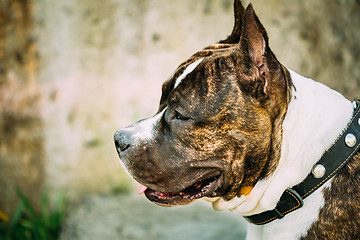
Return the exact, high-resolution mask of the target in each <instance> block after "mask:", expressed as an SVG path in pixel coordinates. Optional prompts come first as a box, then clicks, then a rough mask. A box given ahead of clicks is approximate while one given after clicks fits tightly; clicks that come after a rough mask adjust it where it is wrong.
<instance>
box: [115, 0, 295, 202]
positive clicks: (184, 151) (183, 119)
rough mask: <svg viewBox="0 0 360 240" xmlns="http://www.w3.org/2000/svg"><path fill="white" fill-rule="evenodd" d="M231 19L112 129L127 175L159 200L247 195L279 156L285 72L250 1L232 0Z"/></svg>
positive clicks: (287, 81)
mask: <svg viewBox="0 0 360 240" xmlns="http://www.w3.org/2000/svg"><path fill="white" fill-rule="evenodd" d="M234 9H235V26H234V29H233V31H232V33H231V35H230V36H229V37H228V38H227V39H226V40H223V41H220V42H219V43H218V44H215V45H211V46H208V47H206V48H205V49H203V50H201V51H199V52H197V53H195V54H194V55H193V56H192V57H190V58H189V59H188V60H186V61H185V62H183V63H182V64H180V66H179V67H178V68H177V69H176V70H175V72H174V74H173V75H172V76H171V77H170V79H169V80H168V81H166V82H165V83H164V84H163V86H162V96H161V100H160V106H159V111H158V112H157V113H156V114H155V115H154V116H152V117H150V118H147V119H144V120H141V121H139V122H137V123H135V124H133V125H131V126H128V127H125V128H124V129H122V130H120V131H118V132H116V133H115V135H114V139H115V144H116V149H117V151H118V153H119V156H120V158H121V160H122V162H123V165H124V166H125V168H126V169H127V171H128V172H129V173H130V175H131V176H133V178H134V179H135V180H136V181H138V182H139V183H141V184H142V185H145V186H146V187H147V189H146V191H145V194H146V196H147V198H148V199H149V200H151V201H153V202H155V203H157V204H160V205H170V206H171V205H183V204H188V203H190V202H192V201H193V200H195V199H198V198H201V197H205V196H206V197H224V198H225V199H227V200H229V199H231V198H233V197H234V196H236V195H242V194H247V193H248V192H249V191H250V190H251V189H252V187H253V186H254V185H255V183H256V182H257V181H259V180H260V179H262V178H264V177H266V176H268V175H269V174H271V173H272V172H273V171H274V169H275V167H276V165H277V163H278V160H279V157H280V145H281V134H282V133H281V124H282V121H283V119H284V116H285V113H286V109H287V105H288V101H289V97H290V96H289V95H290V94H289V90H288V89H289V85H290V84H291V83H290V78H289V77H288V72H287V70H286V69H285V68H284V67H283V66H282V65H281V64H280V63H279V62H278V60H277V59H276V57H275V56H274V54H273V53H272V51H271V50H270V48H269V45H268V37H267V34H266V31H265V29H264V27H263V26H262V24H261V23H260V21H259V20H258V18H257V16H256V14H255V12H254V10H253V7H252V5H251V4H250V5H249V6H248V7H247V9H246V10H245V9H244V8H243V6H242V5H241V2H240V0H235V2H234Z"/></svg>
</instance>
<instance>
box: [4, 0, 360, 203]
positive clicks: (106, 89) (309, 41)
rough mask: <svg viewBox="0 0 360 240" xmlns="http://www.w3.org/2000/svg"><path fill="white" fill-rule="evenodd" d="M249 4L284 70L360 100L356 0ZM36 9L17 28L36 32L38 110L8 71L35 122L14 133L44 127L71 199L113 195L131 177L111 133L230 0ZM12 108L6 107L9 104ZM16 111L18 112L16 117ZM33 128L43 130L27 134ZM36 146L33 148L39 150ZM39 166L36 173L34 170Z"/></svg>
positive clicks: (220, 19) (154, 93)
mask: <svg viewBox="0 0 360 240" xmlns="http://www.w3.org/2000/svg"><path fill="white" fill-rule="evenodd" d="M3 2H4V1H3ZM5 2H9V3H10V2H12V3H14V4H15V3H16V2H27V1H20V0H19V1H11V0H7V1H5ZM248 2H249V1H244V3H245V4H247V3H248ZM253 3H254V7H255V10H256V12H257V13H258V15H259V17H260V19H261V21H262V22H263V23H264V25H265V27H266V28H267V30H268V34H269V37H270V44H271V46H272V49H273V51H274V52H275V53H276V55H277V56H278V58H279V59H280V60H281V61H282V62H283V63H284V64H285V65H286V66H288V67H290V68H292V69H293V70H295V71H297V72H299V73H301V74H303V75H305V76H308V77H311V78H314V79H316V80H318V81H321V82H324V83H326V84H327V85H329V86H331V87H333V88H335V89H337V90H339V91H340V92H342V93H343V94H345V95H346V96H347V97H348V98H350V99H351V98H352V97H355V96H360V89H359V83H360V55H359V52H360V51H359V50H360V49H359V48H360V44H359V42H360V31H359V29H360V14H359V12H360V3H359V1H358V0H334V1H326V0H316V1H313V0H303V1H297V0H256V1H253ZM1 4H2V5H1V7H2V9H3V3H1ZM33 7H34V9H35V12H34V15H33V19H34V21H35V26H36V28H35V29H34V30H32V32H31V34H28V33H27V31H28V30H27V28H24V29H20V30H19V32H22V33H21V34H24V33H26V34H27V35H31V36H34V40H35V41H36V42H37V51H38V55H39V61H38V66H39V71H38V72H35V71H34V70H27V71H28V72H29V74H28V75H29V76H33V75H31V74H30V73H34V74H35V73H36V76H35V77H34V78H35V79H36V83H37V84H38V85H40V86H41V87H40V88H38V90H39V91H40V93H41V96H42V98H41V99H42V101H41V115H37V114H36V111H35V109H37V108H34V106H37V104H31V101H28V100H27V99H28V98H29V99H32V96H36V93H35V92H33V91H32V90H31V89H32V88H31V89H30V90H29V91H27V90H26V88H28V87H30V86H32V85H31V84H30V85H29V84H25V83H27V82H31V81H30V80H29V81H27V80H26V81H24V82H18V81H19V80H18V79H26V78H23V77H20V76H21V75H16V74H15V76H16V77H13V79H16V80H13V81H14V83H13V84H15V83H16V84H25V85H16V84H15V85H11V86H13V87H9V89H11V88H14V90H13V91H16V92H17V90H15V89H16V88H18V87H19V88H21V91H20V90H19V92H17V93H16V94H13V95H14V96H13V97H14V98H13V99H12V100H11V101H13V102H14V104H15V103H16V104H18V103H19V104H20V103H21V102H23V104H25V105H24V106H27V105H26V104H28V107H27V108H25V109H27V110H26V114H28V113H27V112H28V111H31V114H30V116H33V118H31V119H33V120H32V121H33V122H32V123H31V124H33V125H24V124H20V123H19V125H16V126H15V125H14V127H13V129H16V131H18V132H20V130H22V129H24V131H27V130H26V129H28V128H27V127H26V126H31V127H30V129H32V130H31V131H32V134H30V136H33V137H34V138H36V139H41V138H37V137H39V136H41V134H40V135H36V134H35V135H34V134H33V133H34V132H43V133H44V135H43V136H44V140H45V141H44V149H45V157H46V183H47V185H48V186H51V187H53V188H55V189H65V190H66V192H67V193H68V194H70V195H71V196H73V197H76V196H79V195H80V194H83V193H87V192H91V191H110V190H112V189H114V188H116V187H117V185H118V184H119V182H120V181H121V180H123V179H125V178H126V179H128V178H127V177H126V174H125V173H124V172H123V170H122V169H121V166H120V164H119V162H118V158H117V155H116V153H115V148H114V146H113V141H112V135H113V133H114V132H115V130H117V129H119V128H121V127H123V126H125V125H127V124H129V123H131V122H133V121H135V120H138V119H140V118H143V117H146V116H149V115H150V114H153V113H154V112H155V111H156V109H157V103H158V101H159V97H160V89H161V83H162V82H163V81H165V80H166V78H167V77H168V76H170V75H171V73H172V71H173V70H174V69H175V68H176V66H177V65H178V64H179V63H180V62H181V61H183V60H185V59H186V58H187V57H189V56H190V55H191V54H192V53H194V52H195V51H196V50H199V49H201V48H203V47H204V46H206V45H208V44H211V43H215V42H217V41H219V40H221V39H223V38H225V37H226V36H227V35H228V34H230V32H231V29H232V24H233V13H232V11H233V10H232V0H196V1H194V0H172V1H167V0H102V1H98V0H62V1H57V0H33ZM4 14H7V12H6V13H5V12H4V11H3V13H2V15H4ZM31 16H32V15H30V17H31ZM13 21H14V20H13ZM0 34H2V36H3V37H2V38H1V41H3V39H8V37H7V36H5V35H4V30H0ZM26 34H25V35H26ZM27 35H26V36H27ZM9 36H11V35H9ZM12 36H14V37H15V35H12ZM0 43H1V44H3V43H2V42H0ZM7 46H11V44H10V45H7ZM25 46H27V48H25ZM31 46H32V45H31V44H30V42H29V43H28V44H25V45H19V46H17V47H16V48H17V49H18V51H20V52H21V53H29V54H30V53H31V51H30V50H29V49H32V48H31ZM29 47H30V48H29ZM29 51H30V52H29ZM29 54H25V55H26V56H31V55H29ZM25 55H24V56H25ZM23 61H25V62H27V60H26V59H25V60H23ZM30 62H31V61H30ZM0 63H1V64H3V63H4V60H1V61H0ZM25 65H26V64H25ZM25 65H24V66H25ZM26 66H27V65H26ZM23 68H24V69H33V67H30V65H29V67H28V68H25V67H23ZM14 69H16V67H14ZM13 72H15V70H14V71H13ZM13 75H14V74H9V73H8V74H7V75H6V76H13ZM2 76H5V75H4V74H2ZM7 78H9V77H7ZM31 78H32V77H30V78H29V79H31ZM9 79H12V78H11V77H10V78H9ZM1 82H3V81H1ZM7 82H9V83H7V84H10V83H11V81H10V80H7ZM2 86H5V85H2ZM22 91H23V92H24V93H23V94H22ZM20 93H21V94H20ZM26 94H28V95H26ZM4 96H5V95H3V94H2V95H1V96H0V98H1V99H2V98H4ZM27 96H28V97H27ZM17 97H21V99H19V100H16V98H17ZM25 100H26V101H25ZM16 104H15V105H16ZM15 105H14V107H11V109H16V108H17V107H16V106H15ZM9 106H10V105H9ZM32 109H34V110H32ZM0 111H2V112H3V110H0ZM24 111H25V110H24ZM2 112H1V113H2ZM18 112H19V115H16V116H17V117H18V116H22V114H23V113H22V112H21V111H20V110H19V111H18ZM24 114H25V113H24ZM3 116H5V115H3V114H2V118H1V119H3V118H4V117H3ZM26 116H28V115H26ZM40 117H41V119H42V120H43V122H44V125H43V131H42V130H41V128H42V127H41V124H40V120H39V119H38V118H40ZM2 121H4V120H2ZM12 122H13V121H12ZM14 123H16V121H14ZM1 124H2V125H1V126H2V128H3V126H5V125H4V123H1ZM29 124H30V123H29ZM36 128H39V129H40V130H39V131H37V130H36V131H34V129H36ZM6 129H8V128H6ZM14 131H15V130H14ZM29 131H30V130H29ZM4 136H6V138H9V137H10V136H11V137H14V141H15V139H17V140H18V141H17V142H16V143H14V144H8V143H6V144H5V143H4V142H3V140H1V142H0V145H1V146H3V145H6V146H10V145H11V146H12V147H13V148H14V149H15V146H19V148H21V146H23V143H22V142H21V141H22V139H23V137H24V136H27V134H24V135H21V136H20V135H19V136H18V135H14V134H12V133H6V134H5V135H2V139H3V138H4ZM36 136H37V137H36ZM40 142H41V141H40ZM40 142H38V143H39V145H36V146H34V147H33V149H38V150H36V151H39V153H40V154H39V156H42V155H41V153H42V150H43V145H41V144H40ZM2 149H4V147H2ZM34 151H35V150H34ZM12 152H13V153H14V156H16V157H18V158H19V159H20V158H22V157H21V156H22V154H25V153H23V151H22V149H21V150H14V151H12ZM15 153H16V154H15ZM1 154H2V155H4V150H2V152H1ZM30 156H32V155H31V154H30ZM30 159H32V158H31V157H30ZM39 159H42V157H39ZM29 161H30V162H31V161H33V160H29ZM38 161H39V162H40V163H41V161H42V160H38ZM3 162H4V161H3V160H0V164H4V163H3ZM19 163H22V162H21V161H20V160H19ZM39 166H40V167H39V170H37V171H39V172H41V166H42V165H41V164H39ZM14 169H15V168H14ZM1 174H2V175H1V176H4V175H3V173H1ZM30 175H31V176H32V175H33V174H30ZM40 175H41V174H40Z"/></svg>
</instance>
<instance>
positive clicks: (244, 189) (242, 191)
mask: <svg viewBox="0 0 360 240" xmlns="http://www.w3.org/2000/svg"><path fill="white" fill-rule="evenodd" d="M251 190H253V187H250V186H246V187H242V188H241V189H240V191H239V196H241V195H244V196H246V195H248V194H249V193H250V192H251Z"/></svg>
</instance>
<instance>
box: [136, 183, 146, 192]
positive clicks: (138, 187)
mask: <svg viewBox="0 0 360 240" xmlns="http://www.w3.org/2000/svg"><path fill="white" fill-rule="evenodd" d="M146 189H147V187H145V186H144V185H142V184H140V183H138V185H137V190H138V193H139V194H143V193H144V192H145V191H146Z"/></svg>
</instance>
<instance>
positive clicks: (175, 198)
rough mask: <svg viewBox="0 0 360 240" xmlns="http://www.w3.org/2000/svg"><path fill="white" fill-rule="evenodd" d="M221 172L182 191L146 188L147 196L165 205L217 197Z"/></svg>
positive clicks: (183, 203)
mask: <svg viewBox="0 0 360 240" xmlns="http://www.w3.org/2000/svg"><path fill="white" fill-rule="evenodd" d="M220 176H221V174H218V175H216V176H213V177H208V178H206V179H205V180H201V181H199V182H197V183H195V184H193V185H191V186H189V187H187V188H185V189H184V190H182V191H180V192H160V191H156V190H152V189H149V188H146V189H144V193H145V196H146V197H147V198H148V199H149V200H150V201H152V202H154V203H156V204H158V205H163V206H175V205H186V204H189V203H191V202H192V201H194V200H196V199H199V198H202V197H215V196H216V195H217V193H216V190H218V189H219V188H220V185H221V178H220Z"/></svg>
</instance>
